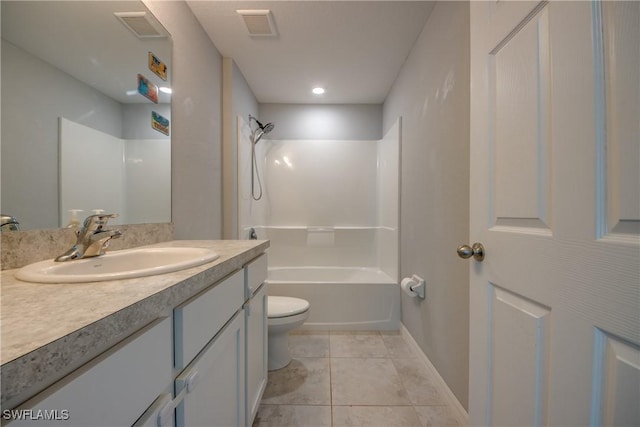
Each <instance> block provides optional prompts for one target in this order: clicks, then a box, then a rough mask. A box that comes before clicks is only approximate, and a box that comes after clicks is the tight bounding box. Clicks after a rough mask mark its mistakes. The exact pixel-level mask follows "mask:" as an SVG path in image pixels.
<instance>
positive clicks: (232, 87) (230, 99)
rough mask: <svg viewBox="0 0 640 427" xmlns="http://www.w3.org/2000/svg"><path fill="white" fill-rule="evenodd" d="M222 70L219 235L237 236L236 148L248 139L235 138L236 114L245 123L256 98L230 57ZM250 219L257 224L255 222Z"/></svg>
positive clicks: (255, 111) (255, 112)
mask: <svg viewBox="0 0 640 427" xmlns="http://www.w3.org/2000/svg"><path fill="white" fill-rule="evenodd" d="M222 74H223V75H222V80H223V81H222V85H223V88H222V105H223V109H222V119H223V125H222V127H223V128H222V139H223V145H222V158H223V164H222V173H223V176H222V184H223V198H222V205H223V215H222V217H223V226H222V236H223V238H225V239H237V238H238V236H239V234H238V218H241V217H242V215H243V214H241V213H239V211H238V209H239V208H240V207H242V202H240V204H239V199H238V194H239V193H238V192H239V186H238V172H239V170H238V150H239V147H246V146H247V144H248V143H249V142H248V141H245V142H244V145H243V143H242V141H239V140H238V135H239V134H238V117H241V118H242V119H243V120H244V121H245V124H246V126H248V121H249V115H250V114H251V115H252V116H257V115H258V101H257V100H256V98H255V96H254V95H253V92H252V91H251V88H250V87H249V84H248V83H247V81H246V80H245V78H244V76H243V75H242V73H241V72H240V69H239V68H238V66H237V65H236V64H235V62H233V60H232V59H231V58H223V72H222ZM239 144H240V145H239ZM251 223H252V224H254V225H255V224H256V222H251ZM258 223H262V222H258ZM241 238H246V236H241Z"/></svg>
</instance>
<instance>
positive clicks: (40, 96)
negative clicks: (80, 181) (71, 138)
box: [1, 40, 122, 229]
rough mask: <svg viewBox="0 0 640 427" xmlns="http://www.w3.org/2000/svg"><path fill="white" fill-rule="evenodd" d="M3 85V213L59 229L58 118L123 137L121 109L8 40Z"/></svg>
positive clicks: (23, 224)
mask: <svg viewBox="0 0 640 427" xmlns="http://www.w3.org/2000/svg"><path fill="white" fill-rule="evenodd" d="M2 82H3V83H2V90H3V93H2V107H1V108H2V126H1V127H2V211H3V213H7V214H11V215H13V216H15V217H17V218H18V220H19V221H20V226H21V228H23V229H35V228H56V227H58V223H59V217H58V210H59V207H58V187H59V185H58V117H59V116H63V117H66V118H68V119H70V120H73V121H74V122H76V123H80V124H83V125H86V126H90V127H92V128H94V129H97V130H99V131H102V132H105V133H108V134H110V135H113V136H114V137H117V138H120V137H121V135H122V109H121V104H120V103H118V102H116V101H114V100H113V99H111V98H109V97H107V96H105V95H103V94H102V93H100V92H98V91H97V90H95V89H93V88H91V87H89V86H87V85H85V84H84V83H82V82H80V81H79V80H76V79H74V78H73V77H71V76H69V75H68V74H66V73H64V72H62V71H60V70H59V69H57V68H55V67H53V66H51V65H49V64H48V63H46V62H43V61H42V60H40V59H38V58H36V57H35V56H33V55H31V54H29V53H27V52H25V51H24V50H22V49H20V48H18V47H15V46H14V45H12V44H10V43H7V42H5V41H4V40H3V41H2ZM36 94H37V96H36ZM9 100H11V101H9ZM54 106H55V108H54Z"/></svg>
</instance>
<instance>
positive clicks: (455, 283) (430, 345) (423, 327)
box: [384, 2, 469, 407]
mask: <svg viewBox="0 0 640 427" xmlns="http://www.w3.org/2000/svg"><path fill="white" fill-rule="evenodd" d="M397 116H402V178H401V181H402V191H401V198H402V204H401V212H402V213H401V221H400V222H401V224H402V230H401V239H400V241H401V248H400V253H401V265H400V274H401V275H402V276H409V275H411V274H418V275H419V276H421V277H423V278H424V279H425V280H426V285H427V288H426V299H425V300H424V301H422V302H420V301H417V300H415V299H409V298H408V297H407V296H404V295H403V297H402V323H403V324H404V325H405V326H406V328H407V329H408V331H409V333H410V334H411V336H412V337H413V338H414V339H415V340H416V342H417V343H418V344H419V345H420V348H421V349H422V350H423V351H424V353H425V354H426V355H427V356H428V357H429V359H430V360H431V361H432V362H433V365H434V366H435V367H436V368H437V370H438V372H439V373H440V375H442V377H443V378H444V379H445V380H446V382H447V384H448V385H449V387H450V388H451V389H452V390H453V392H454V393H455V395H456V396H457V398H458V399H459V400H460V402H461V403H462V404H463V405H464V406H465V407H466V406H467V401H468V397H467V394H468V390H467V387H468V365H469V360H468V343H469V290H468V283H469V266H468V264H467V263H465V262H464V261H462V260H460V259H458V257H457V256H456V247H457V246H458V245H460V244H462V243H466V242H467V241H468V235H469V229H468V224H469V166H468V165H469V146H468V144H469V142H468V141H469V4H468V3H464V2H438V3H436V5H435V7H434V9H433V11H432V13H431V15H430V17H429V19H428V21H427V24H426V25H425V28H424V30H423V32H422V34H421V35H420V37H419V38H418V40H416V44H415V45H414V48H413V50H412V51H411V54H410V55H409V57H408V58H407V61H406V62H405V64H404V66H403V68H402V70H401V72H400V74H399V75H398V78H397V80H396V82H395V83H394V85H393V87H392V89H391V91H390V93H389V95H388V97H387V99H386V101H385V104H384V121H385V123H384V128H385V129H388V128H389V127H391V126H392V124H393V120H395V117H397Z"/></svg>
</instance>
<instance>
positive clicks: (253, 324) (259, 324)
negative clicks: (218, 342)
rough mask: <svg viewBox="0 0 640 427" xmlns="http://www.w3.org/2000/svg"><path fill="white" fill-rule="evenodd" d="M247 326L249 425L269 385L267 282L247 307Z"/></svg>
mask: <svg viewBox="0 0 640 427" xmlns="http://www.w3.org/2000/svg"><path fill="white" fill-rule="evenodd" d="M245 316H246V319H247V320H246V327H247V426H251V425H252V424H253V420H254V418H255V416H256V413H257V412H258V407H259V406H260V399H262V394H263V393H264V389H265V387H266V386H267V337H268V329H267V328H268V324H267V284H266V283H265V284H263V285H262V286H261V287H259V288H258V290H257V291H256V293H255V294H254V296H253V298H252V299H251V300H249V301H248V302H247V308H246V309H245Z"/></svg>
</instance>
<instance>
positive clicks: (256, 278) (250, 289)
mask: <svg viewBox="0 0 640 427" xmlns="http://www.w3.org/2000/svg"><path fill="white" fill-rule="evenodd" d="M244 271H245V275H246V276H245V279H246V280H245V282H246V284H247V289H246V293H245V298H246V299H249V298H251V296H252V295H253V294H254V293H255V291H256V290H258V288H259V287H260V285H262V284H263V283H264V281H265V280H267V254H262V255H260V256H259V257H258V258H256V259H254V260H253V261H251V262H250V263H249V264H247V265H246V266H245V268H244Z"/></svg>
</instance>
